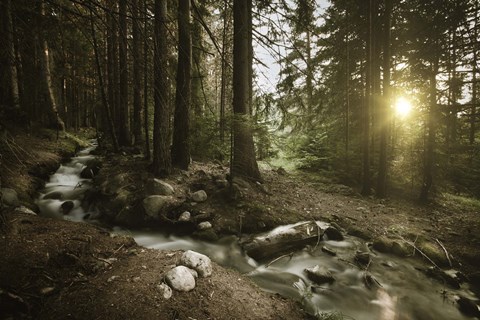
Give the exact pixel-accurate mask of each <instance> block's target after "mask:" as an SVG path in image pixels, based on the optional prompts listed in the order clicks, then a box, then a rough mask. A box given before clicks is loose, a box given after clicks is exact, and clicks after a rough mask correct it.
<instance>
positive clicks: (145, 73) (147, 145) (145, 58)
mask: <svg viewBox="0 0 480 320" xmlns="http://www.w3.org/2000/svg"><path fill="white" fill-rule="evenodd" d="M147 11H148V7H147V0H143V19H144V20H143V32H144V33H143V36H144V39H143V112H144V117H143V119H144V127H145V159H146V160H150V130H149V126H150V123H149V112H148V37H147V34H148V19H147V16H148V12H147Z"/></svg>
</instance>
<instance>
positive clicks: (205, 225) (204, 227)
mask: <svg viewBox="0 0 480 320" xmlns="http://www.w3.org/2000/svg"><path fill="white" fill-rule="evenodd" d="M197 228H198V230H207V229H210V228H212V224H211V223H210V222H208V221H204V222H200V223H199V224H198V226H197Z"/></svg>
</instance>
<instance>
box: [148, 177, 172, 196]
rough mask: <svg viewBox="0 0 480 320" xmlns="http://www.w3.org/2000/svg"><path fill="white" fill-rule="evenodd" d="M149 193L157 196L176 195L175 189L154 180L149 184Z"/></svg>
mask: <svg viewBox="0 0 480 320" xmlns="http://www.w3.org/2000/svg"><path fill="white" fill-rule="evenodd" d="M147 189H148V192H150V193H151V194H155V195H161V196H171V195H172V194H174V193H175V190H174V189H173V187H172V186H171V185H170V184H168V183H166V182H165V181H163V180H160V179H152V180H150V181H148V183H147Z"/></svg>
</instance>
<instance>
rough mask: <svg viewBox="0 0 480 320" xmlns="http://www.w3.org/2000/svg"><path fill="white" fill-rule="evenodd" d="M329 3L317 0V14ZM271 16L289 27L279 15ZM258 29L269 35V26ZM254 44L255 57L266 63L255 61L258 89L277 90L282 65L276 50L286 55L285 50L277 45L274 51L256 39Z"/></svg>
mask: <svg viewBox="0 0 480 320" xmlns="http://www.w3.org/2000/svg"><path fill="white" fill-rule="evenodd" d="M288 2H290V3H291V4H292V6H293V1H291V0H289V1H288ZM329 5H330V2H329V1H328V0H317V8H318V9H317V14H318V15H321V14H323V13H324V12H325V9H326V8H327V7H328V6H329ZM269 17H270V19H272V20H273V21H275V22H276V23H277V24H278V25H279V27H281V28H282V29H284V30H285V29H286V28H288V26H286V25H285V24H281V23H280V21H279V20H280V18H279V16H278V15H276V14H271V15H269ZM257 31H258V32H259V33H261V34H263V35H267V32H268V29H267V27H260V28H258V29H257ZM253 45H254V51H255V58H256V59H258V60H260V61H261V62H262V63H263V64H264V65H262V64H259V63H255V62H254V69H255V72H256V74H257V79H256V89H258V90H260V92H263V93H267V92H275V90H276V85H277V82H278V81H279V72H280V65H279V64H278V63H277V62H276V60H277V59H278V55H276V54H274V51H278V52H280V53H281V54H282V55H284V54H285V50H283V48H279V47H277V48H274V49H273V50H274V51H272V49H268V48H266V47H265V46H264V45H263V44H260V43H258V41H254V44H253Z"/></svg>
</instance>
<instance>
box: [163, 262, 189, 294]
mask: <svg viewBox="0 0 480 320" xmlns="http://www.w3.org/2000/svg"><path fill="white" fill-rule="evenodd" d="M165 280H166V281H167V283H168V285H169V286H170V287H172V289H174V290H177V291H184V292H186V291H190V290H193V289H194V288H195V278H194V277H193V275H192V272H191V271H190V270H189V269H188V268H187V267H185V266H178V267H175V268H173V269H172V270H170V271H168V272H167V274H166V275H165Z"/></svg>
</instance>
